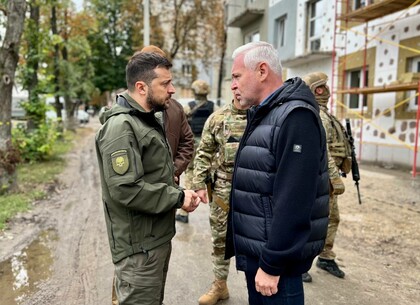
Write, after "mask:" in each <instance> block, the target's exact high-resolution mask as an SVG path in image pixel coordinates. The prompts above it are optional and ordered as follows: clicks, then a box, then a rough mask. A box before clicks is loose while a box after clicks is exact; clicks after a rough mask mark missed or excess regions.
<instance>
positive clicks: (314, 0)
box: [307, 0, 322, 51]
mask: <svg viewBox="0 0 420 305" xmlns="http://www.w3.org/2000/svg"><path fill="white" fill-rule="evenodd" d="M307 5H308V9H307V12H308V33H307V37H308V40H307V49H308V50H309V51H319V49H320V48H321V36H322V23H321V20H322V9H321V5H322V0H311V1H308V4H307ZM317 10H318V11H317ZM316 43H317V44H318V47H315V44H316Z"/></svg>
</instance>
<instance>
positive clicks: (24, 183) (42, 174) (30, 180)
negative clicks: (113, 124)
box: [0, 132, 83, 230]
mask: <svg viewBox="0 0 420 305" xmlns="http://www.w3.org/2000/svg"><path fill="white" fill-rule="evenodd" d="M82 134H83V133H82ZM81 136H82V135H81V134H79V133H73V132H65V133H64V136H63V137H62V138H61V139H60V140H57V141H56V143H55V144H54V147H53V154H52V155H51V157H50V158H49V159H48V160H46V161H40V162H36V163H32V164H29V163H25V164H19V165H18V167H17V185H18V187H17V190H15V191H13V192H10V193H9V194H5V195H2V196H0V230H3V229H4V228H5V227H6V225H7V220H8V219H10V218H12V217H13V216H15V215H16V214H17V213H19V212H25V211H28V210H29V209H30V208H31V206H32V205H31V203H32V202H33V201H35V200H40V199H43V198H45V197H46V195H47V193H46V191H45V190H46V188H47V186H48V185H51V184H54V183H56V181H57V180H56V179H57V175H58V174H60V173H61V172H62V171H63V170H64V168H65V166H66V160H65V159H64V155H65V154H66V153H67V152H69V151H70V150H71V149H72V147H73V143H75V140H76V139H77V138H80V137H81Z"/></svg>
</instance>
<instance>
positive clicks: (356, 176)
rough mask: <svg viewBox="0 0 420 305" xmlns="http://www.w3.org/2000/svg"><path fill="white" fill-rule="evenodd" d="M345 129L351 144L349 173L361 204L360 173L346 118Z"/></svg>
mask: <svg viewBox="0 0 420 305" xmlns="http://www.w3.org/2000/svg"><path fill="white" fill-rule="evenodd" d="M346 130H347V135H348V137H349V142H350V145H351V175H352V176H353V181H354V185H356V188H357V197H358V198H359V204H362V199H361V198H360V190H359V180H360V173H359V165H358V164H357V159H356V153H355V152H354V150H355V147H354V139H353V136H352V133H351V126H350V120H349V119H346Z"/></svg>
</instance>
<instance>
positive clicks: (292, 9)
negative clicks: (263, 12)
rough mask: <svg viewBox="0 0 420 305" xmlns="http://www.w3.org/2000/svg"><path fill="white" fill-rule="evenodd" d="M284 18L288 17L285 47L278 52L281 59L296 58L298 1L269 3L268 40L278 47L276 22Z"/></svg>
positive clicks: (285, 0) (281, 0)
mask: <svg viewBox="0 0 420 305" xmlns="http://www.w3.org/2000/svg"><path fill="white" fill-rule="evenodd" d="M284 16H286V20H285V33H284V45H283V47H280V48H278V49H277V50H278V52H279V54H280V56H281V58H292V57H293V56H295V46H296V19H297V2H296V0H277V1H270V2H269V9H268V32H267V39H268V42H270V43H271V44H273V45H274V46H276V45H275V43H276V41H277V40H276V37H275V36H276V35H277V32H276V26H277V22H276V21H277V20H278V19H279V18H282V17H284Z"/></svg>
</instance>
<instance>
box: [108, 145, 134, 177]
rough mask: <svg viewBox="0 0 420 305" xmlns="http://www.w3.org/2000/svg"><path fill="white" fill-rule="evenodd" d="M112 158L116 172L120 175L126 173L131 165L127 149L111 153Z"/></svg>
mask: <svg viewBox="0 0 420 305" xmlns="http://www.w3.org/2000/svg"><path fill="white" fill-rule="evenodd" d="M111 159H112V169H113V170H114V172H116V173H117V174H118V175H124V174H125V173H126V172H127V170H128V168H129V166H130V162H129V160H128V153H127V150H125V149H122V150H117V151H116V152H113V153H112V154H111Z"/></svg>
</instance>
